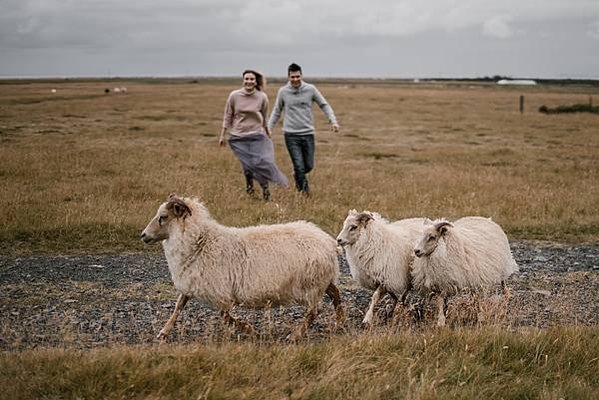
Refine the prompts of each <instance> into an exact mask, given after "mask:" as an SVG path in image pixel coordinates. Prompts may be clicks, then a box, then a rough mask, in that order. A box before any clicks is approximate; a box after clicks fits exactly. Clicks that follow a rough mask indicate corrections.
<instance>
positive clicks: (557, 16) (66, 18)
mask: <svg viewBox="0 0 599 400" xmlns="http://www.w3.org/2000/svg"><path fill="white" fill-rule="evenodd" d="M290 62H297V63H299V64H300V65H302V67H303V69H304V75H305V76H306V77H308V76H312V77H382V78H390V77H396V78H417V77H422V78H426V77H471V78H476V77H483V76H493V75H504V76H511V77H530V78H535V77H536V78H598V79H599V0H296V1H286V0H195V1H193V0H143V1H142V0H102V1H100V0H0V77H2V76H3V77H8V76H11V77H12V76H59V77H69V76H73V77H75V76H179V75H185V76H237V75H239V74H240V73H241V71H242V70H243V69H245V68H255V69H258V70H261V71H263V72H264V73H265V74H266V75H267V76H285V75H286V67H287V65H288V64H289V63H290Z"/></svg>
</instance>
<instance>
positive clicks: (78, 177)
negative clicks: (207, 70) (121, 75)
mask: <svg viewBox="0 0 599 400" xmlns="http://www.w3.org/2000/svg"><path fill="white" fill-rule="evenodd" d="M112 86H113V84H111V83H106V82H99V81H77V80H75V81H66V82H63V83H57V84H56V83H44V82H33V83H31V84H3V85H2V86H1V88H2V90H1V92H0V110H1V112H0V142H1V146H0V158H1V159H2V163H1V164H0V179H1V180H2V191H3V195H2V197H1V198H0V210H1V211H0V213H1V215H0V217H1V218H2V221H3V223H2V226H1V227H0V241H1V243H2V251H3V252H4V253H9V254H21V253H30V252H34V251H43V252H49V253H81V252H98V251H108V252H115V251H122V250H140V249H142V247H141V245H140V244H139V243H138V240H137V235H138V234H139V232H140V231H141V229H143V227H144V226H145V224H146V223H147V221H148V220H149V219H150V217H151V216H152V215H153V214H154V212H155V210H156V208H157V206H158V204H159V203H160V202H161V201H163V199H165V197H166V196H167V195H168V193H170V192H178V193H182V194H190V195H198V196H200V197H201V198H202V199H203V200H204V201H205V202H206V204H207V206H208V207H209V209H210V210H211V212H212V213H213V214H214V215H215V217H216V218H217V219H218V220H219V221H221V222H222V223H224V224H230V225H237V226H244V225H252V224H259V223H276V222H282V221H289V220H294V219H308V220H312V221H314V222H315V223H317V224H318V225H320V226H322V227H323V228H324V229H325V230H327V231H328V232H329V233H331V234H336V233H337V231H338V230H339V228H340V226H341V223H342V221H343V219H344V216H345V214H346V212H347V209H349V208H358V209H370V210H376V211H379V212H381V213H382V214H384V215H386V216H388V217H389V218H401V217H407V216H413V215H425V216H429V217H440V216H444V217H448V218H455V217H459V216H462V215H467V214H477V215H486V216H491V217H493V218H494V219H495V220H496V221H498V222H499V223H500V224H501V225H502V226H504V228H505V229H506V230H507V231H508V234H509V235H510V237H511V239H544V240H553V241H562V242H578V241H587V242H595V243H596V242H598V238H599V228H598V227H599V201H598V200H599V184H598V182H599V179H598V178H599V177H598V176H597V175H598V171H599V157H598V156H597V155H598V154H599V149H598V147H599V135H597V132H599V118H597V116H596V115H582V114H579V115H544V114H541V113H538V112H536V111H533V110H537V109H538V107H539V105H541V104H545V105H548V106H555V105H559V104H567V103H573V102H577V101H578V102H580V101H581V99H582V100H586V99H587V98H588V96H589V94H593V93H592V90H593V89H591V88H585V87H557V86H556V87H551V86H549V87H548V86H540V87H534V88H500V87H495V86H491V85H472V86H465V85H447V84H444V85H441V84H439V85H433V84H420V85H408V84H380V83H378V84H377V83H374V82H373V83H371V84H368V83H352V82H341V83H326V82H323V83H320V84H319V87H320V89H321V91H322V92H323V93H324V94H325V95H326V96H327V98H328V99H329V101H330V102H331V104H333V106H334V108H335V111H336V113H337V115H338V118H339V120H340V123H341V125H342V133H341V134H334V133H332V132H329V131H327V130H326V125H325V123H324V118H323V116H322V115H321V113H320V112H318V111H317V112H316V114H317V125H318V128H319V131H318V135H317V160H316V169H315V171H314V172H313V173H312V174H311V181H312V186H313V190H314V197H313V198H312V199H310V200H309V201H305V200H304V199H302V198H300V197H298V196H297V195H296V194H295V193H293V192H292V191H285V190H277V191H275V192H274V198H275V202H273V203H269V204H264V203H262V202H260V201H251V200H249V199H247V198H246V197H245V195H244V192H243V177H242V175H241V173H240V167H239V165H238V162H237V160H236V159H235V158H234V156H233V155H232V154H231V152H230V151H229V150H226V149H219V148H218V146H217V137H216V135H217V134H218V132H219V126H220V124H221V116H222V112H223V105H224V101H225V99H226V96H227V94H228V92H229V91H230V90H232V89H235V88H236V87H237V86H238V82H236V81H227V80H221V81H218V80H214V81H210V80H206V81H202V80H200V81H199V82H198V83H191V82H186V81H165V82H161V81H155V82H147V81H142V80H140V81H131V82H125V83H122V82H121V83H119V84H118V86H127V88H128V92H127V93H126V94H118V93H110V94H105V93H104V88H105V87H112ZM277 86H278V85H271V86H270V87H269V88H268V94H269V96H270V98H271V101H274V96H275V91H276V89H277ZM51 88H56V89H57V93H54V94H52V93H50V89H51ZM520 94H524V95H525V96H526V109H527V110H530V111H527V112H526V113H525V114H523V115H521V114H520V113H519V112H518V101H519V96H520ZM275 147H276V153H277V159H278V162H279V165H280V166H281V167H282V169H283V170H284V172H285V173H286V174H287V175H288V176H289V177H291V165H290V161H289V157H288V155H287V153H286V150H285V148H284V144H283V140H282V137H281V135H280V128H278V129H277V130H276V137H275Z"/></svg>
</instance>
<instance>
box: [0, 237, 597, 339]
mask: <svg viewBox="0 0 599 400" xmlns="http://www.w3.org/2000/svg"><path fill="white" fill-rule="evenodd" d="M512 250H513V253H514V257H515V258H516V261H517V262H518V264H519V265H520V273H518V274H517V275H516V276H514V277H513V278H512V279H511V282H510V286H511V297H510V298H509V299H507V300H506V299H505V298H503V297H501V296H500V295H492V296H490V297H487V298H485V299H483V300H482V302H481V303H480V306H478V307H479V308H473V307H474V306H473V301H471V300H472V299H471V298H470V297H469V296H468V295H463V296H459V297H456V298H454V299H452V301H451V302H450V304H449V316H448V322H449V325H450V326H454V327H455V326H477V325H480V324H499V325H501V326H505V328H506V329H519V328H521V327H539V328H546V327H549V326H555V325H571V324H582V325H596V324H598V323H599V246H569V247H568V246H554V245H551V246H550V245H539V244H534V243H516V244H514V245H513V246H512ZM341 270H342V276H341V279H340V288H341V295H342V299H343V300H344V302H345V305H346V309H347V314H348V320H347V323H346V324H345V327H344V329H343V331H341V332H340V331H338V330H336V329H335V327H334V324H333V321H334V312H333V307H332V305H331V304H330V301H329V300H328V298H327V299H325V300H324V304H323V305H322V312H321V314H320V315H319V317H318V318H317V320H316V322H315V324H314V326H313V327H312V329H311V330H310V334H309V340H323V339H325V338H327V337H330V336H331V335H358V334H360V333H361V328H360V322H361V320H362V317H363V313H364V311H365V310H366V308H367V307H368V303H369V300H370V295H371V293H370V292H369V291H366V290H363V289H361V288H359V287H358V286H357V285H356V284H355V283H354V282H353V281H352V279H351V277H350V276H349V270H348V268H347V266H346V265H345V264H344V263H343V262H342V267H341ZM497 292H499V291H497ZM0 293H2V295H1V296H0V311H1V312H0V348H1V349H2V350H17V349H27V348H36V347H49V346H53V347H77V348H90V347H98V346H110V345H113V344H123V343H128V344H142V343H151V342H154V341H155V339H154V338H155V336H156V334H157V333H158V332H159V330H160V328H161V327H162V325H163V324H164V322H165V321H166V320H167V319H168V317H169V316H170V313H171V312H172V310H173V308H174V304H175V300H176V297H177V293H176V291H175V290H174V288H173V285H172V282H171V280H170V276H169V272H168V268H167V265H166V261H165V259H164V256H163V255H161V254H158V253H146V254H119V255H109V256H77V257H45V256H34V257H27V258H8V257H0ZM408 301H409V304H410V307H408V308H407V309H405V308H402V307H399V308H398V309H397V310H396V313H395V318H393V319H392V320H388V321H385V317H386V316H387V312H388V311H389V310H388V309H387V308H388V307H387V306H388V304H389V302H388V301H387V300H386V299H384V300H383V301H382V302H381V303H380V306H379V308H378V315H377V316H378V321H377V323H378V327H375V328H374V330H375V332H376V331H377V330H381V331H386V332H402V331H405V330H410V331H414V330H415V331H417V330H423V329H432V326H433V316H432V312H430V311H431V310H428V311H429V312H427V314H426V315H427V318H425V319H424V321H416V320H415V319H414V313H413V312H412V308H411V307H413V306H414V305H416V304H417V303H419V302H421V299H420V298H419V296H417V295H416V294H410V296H409V298H408ZM476 310H478V311H476ZM234 314H235V316H237V317H239V318H241V319H243V320H244V321H246V322H248V323H249V324H252V325H253V326H254V327H255V328H256V330H257V332H258V336H257V337H247V336H243V335H240V334H239V333H237V332H235V331H233V330H232V329H230V328H229V327H228V326H226V325H224V324H223V323H222V322H221V319H220V317H219V315H218V313H217V312H215V311H214V310H212V309H211V308H209V307H206V306H204V305H202V304H200V303H199V302H198V301H194V300H192V301H190V302H189V303H188V305H187V306H186V308H185V310H184V311H183V315H182V317H181V318H180V320H179V323H178V324H177V326H176V327H175V329H174V331H173V333H172V334H171V336H170V338H169V339H170V341H176V342H186V343H187V342H200V343H205V342H218V341H222V340H237V339H240V340H259V341H263V342H266V343H269V342H279V341H284V340H285V337H286V336H287V334H288V333H289V332H290V331H291V329H293V327H295V326H297V325H298V324H299V323H300V321H301V319H302V317H303V309H302V308H301V307H285V308H283V307H281V308H275V309H272V310H268V311H253V310H247V309H243V308H238V309H236V310H235V312H234Z"/></svg>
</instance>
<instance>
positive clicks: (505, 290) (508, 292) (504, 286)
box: [501, 281, 512, 298]
mask: <svg viewBox="0 0 599 400" xmlns="http://www.w3.org/2000/svg"><path fill="white" fill-rule="evenodd" d="M501 289H502V290H503V295H504V296H505V297H506V298H510V297H511V296H512V291H511V290H510V288H509V287H508V285H507V283H505V281H501Z"/></svg>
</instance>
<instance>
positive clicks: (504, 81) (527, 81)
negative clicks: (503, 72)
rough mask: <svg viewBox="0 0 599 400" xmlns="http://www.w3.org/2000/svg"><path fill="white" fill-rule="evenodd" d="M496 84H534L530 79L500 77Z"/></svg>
mask: <svg viewBox="0 0 599 400" xmlns="http://www.w3.org/2000/svg"><path fill="white" fill-rule="evenodd" d="M497 84H498V85H536V84H537V82H536V81H533V80H532V79H502V80H500V81H497Z"/></svg>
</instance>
